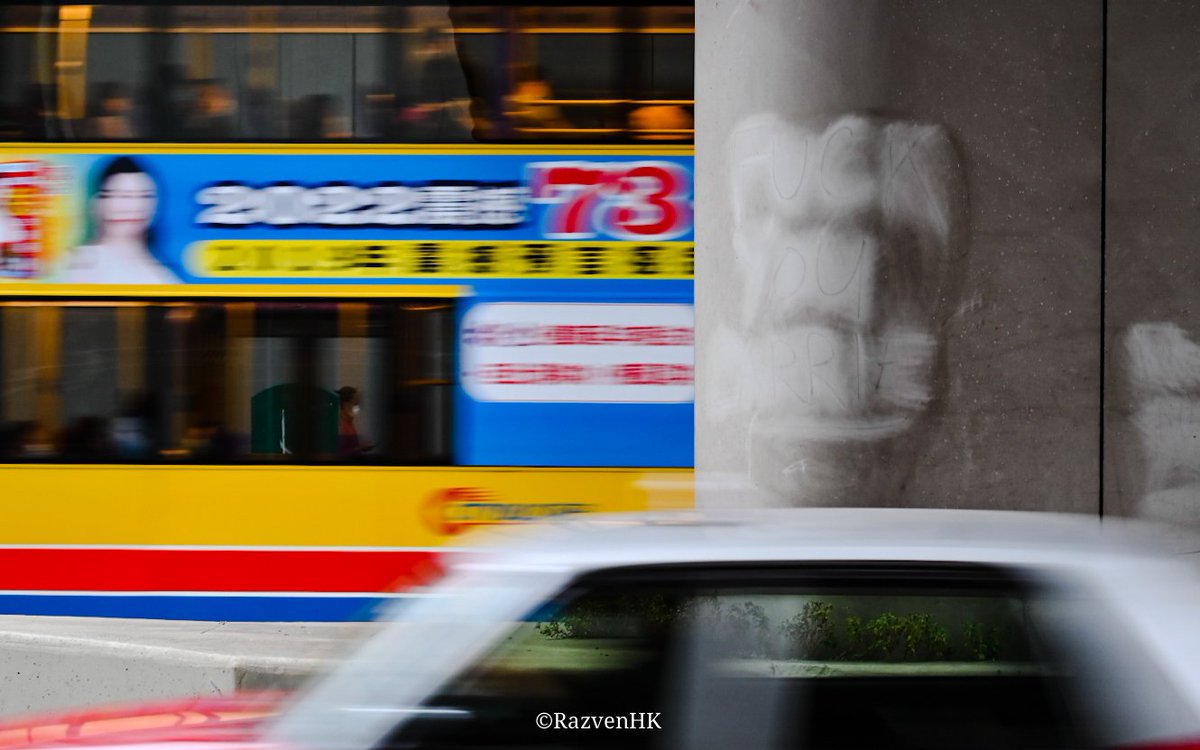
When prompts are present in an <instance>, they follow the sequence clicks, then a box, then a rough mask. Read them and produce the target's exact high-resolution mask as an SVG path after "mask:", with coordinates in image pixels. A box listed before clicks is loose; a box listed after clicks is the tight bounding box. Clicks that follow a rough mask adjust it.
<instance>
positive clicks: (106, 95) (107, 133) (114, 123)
mask: <svg viewBox="0 0 1200 750" xmlns="http://www.w3.org/2000/svg"><path fill="white" fill-rule="evenodd" d="M132 114H133V98H132V97H131V96H130V95H129V92H128V91H126V90H125V88H124V87H123V86H121V84H119V83H111V82H110V83H101V84H98V85H97V86H96V87H95V91H94V92H93V102H92V114H91V118H90V119H89V120H88V137H89V138H95V139H97V140H102V141H112V140H122V139H129V138H133V137H134V132H133V120H132Z"/></svg>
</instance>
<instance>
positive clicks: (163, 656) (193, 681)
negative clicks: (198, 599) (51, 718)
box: [0, 615, 378, 717]
mask: <svg viewBox="0 0 1200 750" xmlns="http://www.w3.org/2000/svg"><path fill="white" fill-rule="evenodd" d="M377 627H378V626H377V625H374V624H371V623H232V622H222V623H215V622H190V621H173V620H124V619H109V618H87V617H78V618H76V617H24V616H15V615H11V616H0V716H3V717H10V716H15V715H22V714H28V713H31V712H41V711H47V710H57V709H66V708H75V707H82V706H93V705H102V704H112V703H123V702H127V701H140V700H147V699H159V698H177V697H191V696H200V695H229V694H232V693H234V692H236V691H239V690H259V689H288V688H293V687H296V686H297V685H299V684H301V683H302V682H303V681H304V680H306V679H308V678H309V677H311V676H312V675H315V674H319V673H321V672H322V671H323V670H324V669H326V668H327V667H328V666H329V665H331V664H332V663H334V661H335V660H336V659H337V658H338V657H339V656H341V655H342V654H344V653H345V652H346V651H347V650H348V649H350V648H351V647H353V646H354V645H355V644H357V643H358V642H359V641H360V640H361V639H363V638H365V637H367V636H369V635H370V634H371V633H372V632H374V630H375V629H376V628H377Z"/></svg>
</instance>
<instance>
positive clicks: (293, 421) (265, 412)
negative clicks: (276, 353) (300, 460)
mask: <svg viewBox="0 0 1200 750" xmlns="http://www.w3.org/2000/svg"><path fill="white" fill-rule="evenodd" d="M250 450H251V451H252V452H254V453H256V454H259V455H276V456H279V455H288V454H301V455H303V454H307V453H310V452H311V453H315V454H317V455H324V456H336V455H337V452H338V396H337V394H336V393H333V392H331V391H327V390H325V389H324V388H318V387H316V386H306V385H301V384H298V383H283V384H281V385H274V386H271V387H270V388H265V389H263V390H261V391H259V392H258V393H256V394H254V396H253V397H252V398H251V399H250Z"/></svg>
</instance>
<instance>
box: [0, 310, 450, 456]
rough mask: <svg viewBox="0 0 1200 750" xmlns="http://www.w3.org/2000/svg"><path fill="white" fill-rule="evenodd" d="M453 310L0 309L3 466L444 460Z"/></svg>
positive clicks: (447, 451)
mask: <svg viewBox="0 0 1200 750" xmlns="http://www.w3.org/2000/svg"><path fill="white" fill-rule="evenodd" d="M453 335H454V334H453V306H452V305H451V304H448V303H442V302H437V301H422V300H397V301H386V302H385V301H378V300H369V301H368V300H363V301H342V302H337V301H329V302H326V301H306V300H280V301H271V302H238V301H231V302H184V301H179V302H170V303H159V302H120V303H116V302H103V301H96V302H88V303H79V302H75V303H71V304H68V305H60V304H57V303H53V302H44V303H43V302H29V303H15V302H14V303H0V460H4V461H14V460H17V461H19V460H38V459H42V460H71V461H135V462H150V461H162V460H169V461H174V460H182V461H199V462H206V463H226V462H233V461H247V460H249V461H266V462H279V461H283V462H292V461H301V462H327V461H332V462H375V463H388V464H402V465H407V464H439V463H448V462H449V461H450V460H451V455H450V444H451V433H450V420H451V412H450V401H451V397H450V394H451V392H452V387H453V385H452V383H453V370H452V359H453V356H452V352H453Z"/></svg>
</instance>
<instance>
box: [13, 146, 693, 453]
mask: <svg viewBox="0 0 1200 750" xmlns="http://www.w3.org/2000/svg"><path fill="white" fill-rule="evenodd" d="M139 148H140V149H141V150H140V151H139V152H137V153H124V154H120V153H106V152H102V151H100V150H97V149H95V148H89V147H78V148H71V147H62V148H57V149H56V148H53V147H49V148H43V147H39V148H38V150H37V151H36V152H30V151H28V150H21V148H20V147H7V148H4V149H3V150H2V151H0V291H2V289H3V285H5V284H8V285H14V286H26V285H33V284H54V285H63V284H71V285H83V286H80V287H78V288H79V289H82V290H83V291H82V292H80V293H81V294H89V293H93V292H94V293H96V294H102V293H103V292H104V289H105V285H114V284H119V285H137V284H147V285H160V286H161V285H169V286H170V287H172V288H177V289H179V291H180V293H181V294H186V289H187V288H188V287H189V286H191V285H200V284H222V285H230V284H240V285H271V286H273V287H278V286H279V285H298V284H304V285H311V284H342V285H344V284H389V283H404V284H414V283H416V284H420V283H431V284H434V283H436V284H446V283H458V284H462V285H464V287H466V288H469V289H470V293H469V295H468V296H466V297H465V298H464V299H463V300H461V302H460V305H459V318H458V320H459V330H458V332H457V333H458V348H457V351H456V354H457V356H458V360H459V378H458V382H457V384H456V395H455V420H454V431H455V450H456V455H455V461H456V462H457V463H460V464H466V465H546V466H690V465H691V463H692V455H691V444H692V439H691V437H692V398H693V386H692V351H693V343H692V330H693V321H692V308H691V303H692V275H693V254H694V249H693V240H694V231H693V205H694V185H693V160H692V156H691V154H690V151H689V150H685V149H679V148H671V147H666V148H663V149H657V150H649V149H622V150H611V151H609V150H604V149H590V150H581V151H580V152H579V153H571V152H563V153H552V152H547V151H544V150H538V149H516V148H514V149H504V148H495V149H488V150H476V149H466V148H464V149H462V150H453V149H445V150H441V149H439V150H437V151H428V150H421V149H402V148H396V149H388V148H365V149H364V148H361V147H356V148H342V149H307V148H295V149H288V148H283V147H279V148H272V147H264V148H245V149H243V150H241V151H232V150H231V149H230V148H228V147H225V148H223V149H215V148H214V149H207V148H204V147H197V148H187V147H171V146H165V147H139Z"/></svg>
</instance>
